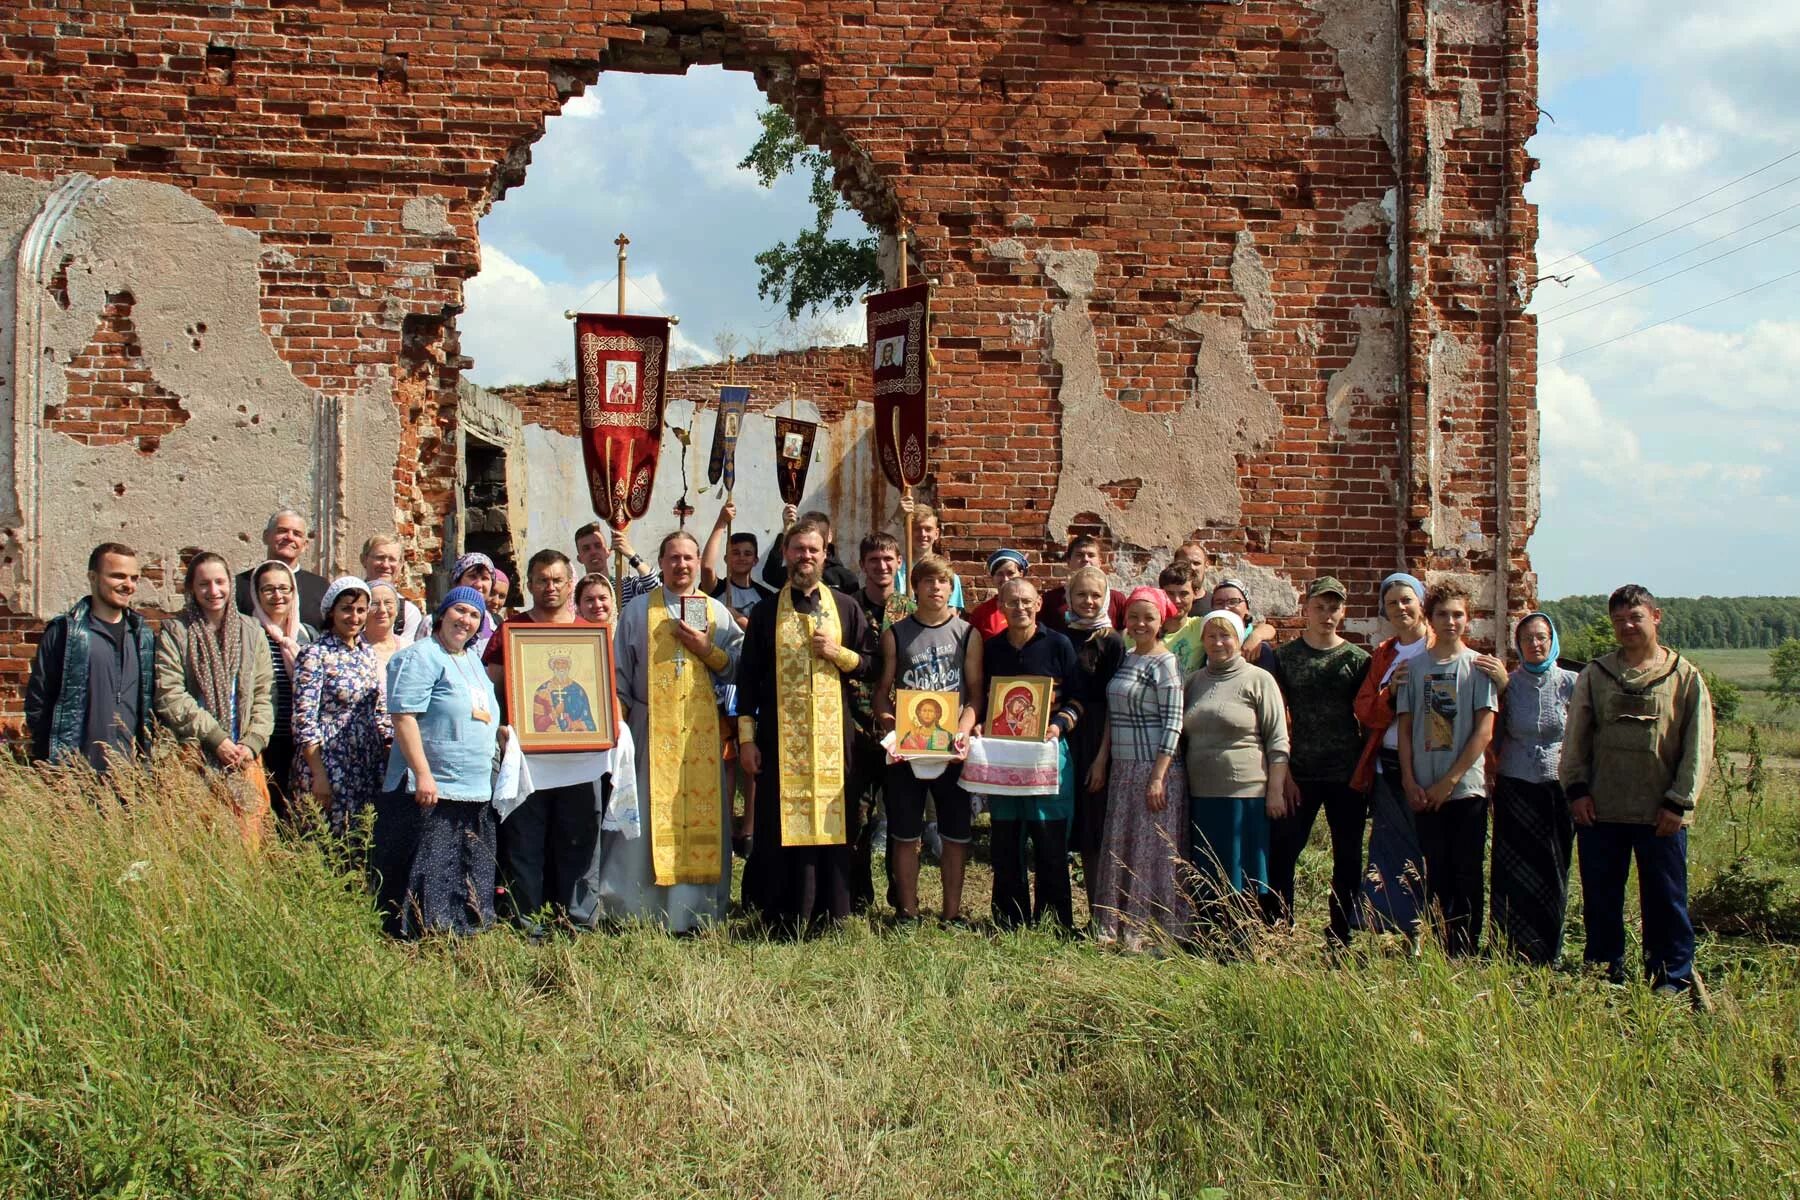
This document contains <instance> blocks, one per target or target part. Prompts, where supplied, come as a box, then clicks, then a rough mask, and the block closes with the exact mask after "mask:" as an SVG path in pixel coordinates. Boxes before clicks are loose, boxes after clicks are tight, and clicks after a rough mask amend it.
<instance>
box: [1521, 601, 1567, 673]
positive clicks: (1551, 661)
mask: <svg viewBox="0 0 1800 1200" xmlns="http://www.w3.org/2000/svg"><path fill="white" fill-rule="evenodd" d="M1539 619H1541V620H1542V621H1543V622H1544V624H1546V625H1548V626H1549V627H1550V657H1548V658H1546V659H1545V660H1544V661H1543V662H1541V663H1531V662H1526V661H1525V654H1524V652H1523V651H1520V653H1519V665H1520V666H1522V667H1524V668H1525V669H1526V670H1527V671H1530V672H1531V673H1532V674H1533V675H1542V674H1543V673H1544V672H1545V671H1548V670H1549V669H1550V668H1551V667H1554V666H1555V665H1556V660H1557V659H1559V658H1561V657H1562V639H1561V638H1560V637H1558V636H1557V634H1556V622H1555V621H1552V620H1551V619H1550V614H1549V613H1547V612H1539V611H1538V610H1537V609H1532V610H1531V611H1530V612H1528V613H1526V614H1525V615H1524V616H1522V617H1520V618H1519V623H1518V624H1517V625H1514V626H1513V649H1514V650H1518V649H1519V634H1520V632H1521V631H1523V630H1524V628H1525V622H1527V621H1533V620H1539Z"/></svg>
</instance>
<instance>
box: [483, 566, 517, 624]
mask: <svg viewBox="0 0 1800 1200" xmlns="http://www.w3.org/2000/svg"><path fill="white" fill-rule="evenodd" d="M511 596H512V577H511V576H509V575H508V574H507V573H506V572H505V571H502V570H501V569H500V568H499V567H495V568H494V581H493V583H492V584H491V585H489V587H488V619H489V620H490V621H492V622H494V623H495V624H499V623H500V622H501V621H504V620H505V619H506V608H507V603H506V602H507V600H508V599H509V598H510V597H511Z"/></svg>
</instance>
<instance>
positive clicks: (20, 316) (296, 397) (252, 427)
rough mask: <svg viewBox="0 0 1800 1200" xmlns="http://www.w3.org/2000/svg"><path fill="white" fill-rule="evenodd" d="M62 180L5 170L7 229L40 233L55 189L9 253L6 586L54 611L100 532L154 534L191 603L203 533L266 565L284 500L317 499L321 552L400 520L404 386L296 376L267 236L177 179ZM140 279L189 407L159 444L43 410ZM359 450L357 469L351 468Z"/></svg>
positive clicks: (152, 366) (153, 564)
mask: <svg viewBox="0 0 1800 1200" xmlns="http://www.w3.org/2000/svg"><path fill="white" fill-rule="evenodd" d="M54 189H55V190H54V191H53V192H52V191H47V190H46V189H45V188H44V185H42V184H37V183H34V182H32V181H22V180H19V179H18V178H17V177H13V176H8V175H4V174H0V219H3V220H4V221H5V224H4V226H0V238H3V239H4V242H5V244H6V245H8V246H15V245H21V241H20V237H21V234H20V231H19V230H18V222H19V220H20V218H21V217H23V216H25V213H26V211H27V210H29V209H30V208H31V205H30V203H29V202H30V199H31V197H32V196H33V195H34V194H35V195H37V196H39V197H44V198H45V199H46V201H47V203H45V204H40V205H39V206H38V208H37V210H36V211H32V212H30V215H29V217H27V218H26V219H27V220H28V221H29V226H28V228H27V229H26V230H25V231H23V243H22V246H21V249H20V250H18V251H15V253H13V254H10V255H8V259H9V263H11V264H13V265H14V267H15V269H14V270H13V274H12V277H11V278H10V279H0V283H4V284H7V285H10V286H6V287H5V290H4V292H3V293H0V312H5V313H6V314H7V316H8V319H9V321H10V322H11V323H12V326H13V331H14V336H13V338H12V349H13V357H14V360H15V362H14V364H13V365H14V366H15V367H16V369H14V370H10V371H8V372H6V378H7V384H6V387H5V391H4V392H3V393H0V408H3V409H4V413H3V414H0V415H3V417H4V419H6V420H7V421H8V423H9V425H10V432H11V434H12V436H11V438H10V439H8V440H9V442H10V448H11V457H12V462H11V464H10V465H11V467H12V469H11V470H10V471H9V472H8V473H7V474H8V477H9V478H10V480H11V483H12V487H13V498H14V499H15V500H16V503H15V504H13V505H10V506H9V507H11V508H13V510H14V511H13V513H12V514H11V519H10V520H9V522H8V524H9V525H10V526H11V527H12V528H11V529H10V530H9V533H10V534H11V536H13V537H15V538H17V540H18V542H19V543H20V549H21V550H22V553H20V554H17V555H12V556H8V557H9V559H10V561H5V562H3V563H0V596H4V597H5V598H6V599H7V601H8V602H9V603H10V604H11V605H12V606H13V607H15V608H18V609H22V610H26V611H33V612H36V613H37V614H38V615H40V616H44V615H49V614H50V613H52V612H55V611H58V610H60V608H61V607H62V606H63V605H65V604H66V603H67V602H68V599H69V597H71V596H74V595H79V594H80V593H81V592H83V591H84V590H85V589H86V580H85V575H84V570H85V566H86V562H85V558H86V555H85V551H86V548H87V547H88V546H90V545H92V544H93V543H95V542H99V541H103V540H107V539H117V540H122V541H126V542H129V543H132V544H133V545H135V546H136V547H137V548H138V549H139V550H140V551H141V552H142V553H143V556H144V560H145V566H146V568H147V574H148V578H147V579H146V583H145V586H144V588H143V589H142V590H141V592H140V598H141V599H142V601H143V602H145V603H148V604H152V605H158V606H162V607H175V606H178V605H179V599H178V597H177V595H176V592H175V587H176V585H177V584H178V582H179V581H178V579H177V578H176V576H177V575H178V573H179V565H180V558H181V552H182V550H183V549H184V548H187V547H195V546H198V547H205V548H207V549H213V550H218V551H219V552H220V553H222V554H224V555H225V556H226V558H227V559H228V560H230V561H231V562H232V563H233V565H234V567H236V566H242V565H247V564H248V563H249V562H250V561H251V560H253V559H255V558H257V557H258V556H260V554H261V553H262V548H261V541H260V533H261V530H262V523H263V521H264V520H265V519H266V517H267V515H268V514H269V513H270V512H272V511H273V510H275V509H276V508H279V507H282V506H292V507H295V508H298V509H299V510H301V511H302V512H304V513H307V514H308V515H309V520H310V521H311V522H312V523H313V525H314V528H315V529H316V530H318V531H319V534H318V537H317V539H316V540H315V544H314V548H313V552H312V555H311V557H310V558H309V560H308V561H307V565H309V566H318V565H319V564H321V563H330V562H332V561H335V560H336V559H338V558H340V557H341V556H342V555H341V553H334V551H341V550H342V548H341V547H337V546H336V545H335V543H336V542H337V541H338V540H340V539H342V538H343V537H345V536H347V530H348V528H349V527H350V526H351V525H352V524H353V523H355V524H362V525H363V527H364V528H365V529H367V528H392V526H393V521H394V506H393V496H392V487H391V478H392V474H393V466H394V462H395V459H396V458H397V455H398V446H399V429H398V417H397V415H396V414H395V411H394V406H393V404H392V402H391V399H390V398H389V396H388V395H387V394H386V391H385V388H384V387H378V386H375V385H371V386H370V387H369V388H368V390H367V391H365V392H364V393H363V394H360V395H358V396H356V397H354V398H352V399H350V400H348V401H346V402H344V403H343V404H342V405H341V406H340V405H339V404H337V403H333V402H329V401H327V400H326V399H325V398H324V397H322V396H321V395H319V394H318V393H317V392H315V391H313V390H312V389H310V388H308V387H306V386H305V385H304V384H302V383H301V382H300V381H299V380H297V379H296V378H295V377H294V373H293V371H292V370H291V369H290V368H289V367H288V365H287V364H286V363H285V362H284V361H282V359H281V358H280V357H279V356H278V355H277V354H276V352H275V349H274V345H273V344H272V342H271V341H270V336H269V333H268V332H267V331H266V330H265V329H264V328H263V325H262V319H261V312H262V304H261V279H260V273H259V260H260V257H261V253H262V245H261V242H260V240H259V239H258V238H257V236H256V235H255V234H254V233H251V232H249V231H247V230H243V229H238V228H235V227H233V226H230V225H227V224H225V222H224V221H222V220H221V219H220V218H219V217H218V216H217V215H216V214H215V213H213V212H212V211H211V210H210V209H208V208H207V207H206V206H205V205H203V204H201V203H200V202H199V201H198V200H195V199H194V198H193V197H191V196H190V195H188V194H187V193H186V192H184V191H182V190H181V189H179V188H175V187H171V186H169V185H166V184H159V183H150V182H145V181H142V180H134V179H126V178H108V179H101V180H94V179H89V178H87V177H84V176H70V177H65V178H64V179H62V180H59V181H58V182H57V184H56V185H54ZM20 263H24V264H25V270H24V271H21V270H19V269H17V267H18V264H20ZM52 276H55V277H56V278H57V279H59V280H61V279H63V278H66V281H67V284H66V302H65V301H63V300H61V299H60V298H59V297H56V296H52V295H51V294H50V287H49V284H50V279H51V277H52ZM122 292H129V293H130V294H131V296H132V300H133V307H132V319H133V322H134V325H135V327H136V330H137V335H138V340H139V344H140V345H141V352H142V357H143V362H144V364H145V365H146V367H147V368H148V369H149V370H150V372H151V373H152V375H153V377H154V379H155V381H156V382H157V384H158V385H160V386H161V387H163V388H165V389H167V390H168V391H169V392H172V393H174V394H175V395H176V396H178V397H180V399H181V405H182V407H183V408H184V409H185V410H186V411H187V413H188V414H189V415H188V419H187V420H186V422H185V423H184V424H183V425H181V427H180V428H178V429H175V430H173V431H171V432H169V433H167V434H165V435H163V436H162V438H161V440H160V443H159V444H158V445H157V446H156V447H155V449H153V450H149V451H146V450H143V449H140V447H139V445H138V443H137V442H136V441H135V440H126V441H124V442H122V443H119V444H111V445H89V444H85V443H83V442H82V441H80V440H78V439H76V438H74V437H71V436H69V435H68V434H65V433H62V432H59V431H56V430H49V429H45V428H44V427H43V425H42V418H43V413H44V410H45V409H46V408H49V407H51V406H55V405H59V404H61V403H62V401H63V399H64V397H65V395H66V388H67V378H66V374H65V368H66V366H67V364H68V363H69V361H70V359H71V357H72V356H73V355H74V354H76V353H77V352H78V351H80V350H81V348H82V347H83V346H84V345H85V344H87V342H88V341H89V340H90V339H91V338H92V337H93V335H94V330H95V327H96V323H97V322H98V320H99V317H100V314H101V312H102V310H103V308H104V306H105V304H106V302H107V296H108V295H109V294H117V293H122ZM351 454H354V456H355V459H356V462H357V467H356V471H355V472H348V471H343V470H341V469H340V466H341V464H342V463H343V462H344V460H345V458H346V457H348V456H349V455H351ZM169 514H179V515H178V516H177V517H174V518H171V517H170V516H169ZM349 556H350V557H351V558H354V553H353V552H350V553H349Z"/></svg>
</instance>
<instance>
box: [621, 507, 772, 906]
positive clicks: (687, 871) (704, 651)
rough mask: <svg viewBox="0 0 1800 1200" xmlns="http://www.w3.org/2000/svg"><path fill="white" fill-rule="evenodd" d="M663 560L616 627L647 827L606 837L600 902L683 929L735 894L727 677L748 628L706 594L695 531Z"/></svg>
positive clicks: (669, 544)
mask: <svg viewBox="0 0 1800 1200" xmlns="http://www.w3.org/2000/svg"><path fill="white" fill-rule="evenodd" d="M657 559H658V566H660V567H661V568H662V586H661V587H656V588H652V589H650V591H649V592H648V593H646V594H644V595H641V596H638V597H637V598H636V599H634V600H632V601H631V602H630V603H629V604H627V605H626V606H625V612H624V615H623V616H622V617H621V618H620V619H619V627H618V630H617V631H616V632H615V633H614V635H613V653H614V656H615V658H616V660H617V679H618V692H619V703H620V705H621V706H622V707H623V708H624V710H625V718H626V721H627V722H628V723H629V725H630V726H631V736H632V739H633V744H634V745H635V746H636V748H637V790H638V807H639V814H640V823H641V826H642V834H641V836H639V837H635V838H627V837H625V836H624V835H623V834H621V833H611V832H609V833H607V834H605V844H604V845H603V847H602V849H601V856H600V886H599V892H600V909H601V913H602V915H604V916H605V917H607V918H608V919H611V920H634V919H636V920H644V921H650V922H653V923H655V924H659V925H662V926H665V927H666V928H668V929H670V930H673V931H674V932H677V933H681V932H685V931H687V930H690V929H695V928H698V927H699V926H702V925H705V924H708V923H710V922H714V921H719V920H722V919H723V918H724V916H725V910H726V907H727V906H728V905H729V903H730V900H731V795H730V793H729V791H727V788H728V787H729V786H730V780H731V774H730V773H728V772H726V771H725V770H724V764H723V762H722V761H721V756H720V752H719V751H720V745H721V741H720V727H719V722H720V721H721V720H723V719H724V718H722V717H721V716H720V714H719V685H722V684H728V683H730V682H731V680H732V678H733V676H734V674H735V672H736V670H737V665H738V651H739V648H740V647H741V646H742V644H743V637H744V635H743V633H742V631H740V630H739V629H738V624H737V622H736V621H734V620H732V618H731V614H730V612H729V611H727V610H726V608H725V606H724V605H723V604H721V603H719V602H718V601H717V600H714V599H712V598H711V597H709V596H706V595H703V594H702V593H701V591H700V547H699V544H698V543H697V542H695V540H694V538H693V537H691V536H690V535H688V534H687V533H671V534H670V535H669V536H668V537H666V538H664V539H663V543H662V549H661V550H660V551H659V552H658V555H657ZM702 609H704V611H705V613H706V616H705V620H704V621H702V620H701V619H700V616H699V614H700V611H701V610H702ZM702 626H704V627H702Z"/></svg>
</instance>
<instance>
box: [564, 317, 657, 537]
mask: <svg viewBox="0 0 1800 1200" xmlns="http://www.w3.org/2000/svg"><path fill="white" fill-rule="evenodd" d="M668 362H669V319H668V318H667V317H633V316H622V315H615V314H612V313H579V314H577V315H576V317H575V363H576V368H575V370H576V391H577V399H578V400H579V403H580V407H581V452H582V458H583V459H584V460H585V462H586V465H587V477H588V491H589V493H590V495H591V496H592V498H593V502H594V514H595V515H596V516H598V517H600V518H602V519H603V520H605V521H606V522H607V523H608V524H609V525H611V526H612V527H613V528H614V529H624V528H626V527H627V526H629V525H630V524H631V523H632V521H634V520H636V519H638V518H640V517H642V516H643V515H644V514H645V513H647V512H649V511H650V489H651V486H652V484H654V483H655V481H656V457H657V452H658V450H660V449H661V447H662V432H663V405H664V403H665V401H666V399H667V394H666V392H665V390H664V383H665V376H666V374H667V370H668Z"/></svg>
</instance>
